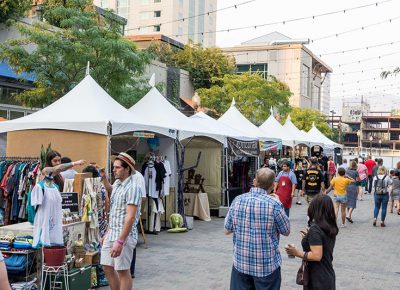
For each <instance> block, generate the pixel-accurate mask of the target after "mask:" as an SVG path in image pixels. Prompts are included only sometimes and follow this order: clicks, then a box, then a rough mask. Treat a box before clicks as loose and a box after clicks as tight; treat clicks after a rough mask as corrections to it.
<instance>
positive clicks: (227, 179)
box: [223, 148, 229, 206]
mask: <svg viewBox="0 0 400 290" xmlns="http://www.w3.org/2000/svg"><path fill="white" fill-rule="evenodd" d="M224 152H225V187H226V190H225V194H224V204H223V205H224V206H225V204H226V205H228V206H229V202H228V201H227V199H228V198H227V196H228V190H229V165H228V148H225V150H224Z"/></svg>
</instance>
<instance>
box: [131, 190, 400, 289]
mask: <svg viewBox="0 0 400 290" xmlns="http://www.w3.org/2000/svg"><path fill="white" fill-rule="evenodd" d="M365 198H366V199H365V200H364V201H359V202H358V203H357V209H356V210H355V211H354V215H353V220H354V224H349V225H348V226H347V228H344V229H342V228H341V229H340V232H339V235H338V237H337V241H336V246H335V249H334V261H333V265H334V269H335V272H336V285H337V289H343V290H351V289H359V290H367V289H371V290H372V289H400V286H399V285H400V255H399V249H400V216H397V215H395V214H389V213H388V216H387V219H386V221H387V227H386V228H381V227H380V226H379V227H376V228H374V227H373V226H372V218H371V217H372V212H373V197H372V196H371V195H367V196H365ZM306 208H307V206H306V205H305V204H304V202H303V205H301V206H299V205H293V208H292V210H291V234H290V236H289V237H282V238H281V243H280V245H281V246H280V248H281V249H282V251H281V253H282V257H283V263H282V289H302V288H301V287H300V286H298V285H296V283H295V276H296V273H297V269H298V267H299V265H300V259H289V258H288V257H287V256H286V255H285V254H284V253H283V247H284V246H285V245H286V244H288V243H294V244H295V245H296V246H300V234H299V231H300V229H302V228H303V227H304V226H305V225H306ZM223 223H224V219H222V218H213V220H212V221H211V222H203V221H195V224H194V229H193V230H191V231H189V232H188V233H182V234H169V233H167V232H162V233H161V234H159V235H157V236H154V235H148V239H149V248H148V249H145V248H144V246H143V244H142V243H141V244H139V246H138V251H137V266H136V279H135V280H134V285H135V286H134V288H135V289H136V290H153V289H157V290H160V289H162V290H175V289H177V290H200V289H218V290H225V289H229V279H230V272H231V267H232V237H231V236H225V235H224V234H223ZM141 241H142V240H141Z"/></svg>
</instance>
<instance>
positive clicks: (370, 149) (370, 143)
mask: <svg viewBox="0 0 400 290" xmlns="http://www.w3.org/2000/svg"><path fill="white" fill-rule="evenodd" d="M372 140H374V138H373V137H372V135H369V156H372Z"/></svg>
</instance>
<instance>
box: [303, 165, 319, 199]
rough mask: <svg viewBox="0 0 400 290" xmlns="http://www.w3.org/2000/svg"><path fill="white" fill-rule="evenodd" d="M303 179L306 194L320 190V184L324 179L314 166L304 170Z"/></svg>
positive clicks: (316, 192)
mask: <svg viewBox="0 0 400 290" xmlns="http://www.w3.org/2000/svg"><path fill="white" fill-rule="evenodd" d="M304 180H305V183H306V186H305V191H306V194H310V195H315V194H318V193H319V192H320V191H321V184H322V182H323V181H324V177H323V176H322V173H321V171H320V170H318V169H317V168H315V167H312V168H309V169H306V170H305V171H304Z"/></svg>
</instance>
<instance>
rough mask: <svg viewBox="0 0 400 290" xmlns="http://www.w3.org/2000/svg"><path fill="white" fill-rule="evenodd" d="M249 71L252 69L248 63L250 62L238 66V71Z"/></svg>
mask: <svg viewBox="0 0 400 290" xmlns="http://www.w3.org/2000/svg"><path fill="white" fill-rule="evenodd" d="M249 71H250V65H248V64H239V65H237V66H236V72H237V73H244V72H249Z"/></svg>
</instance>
